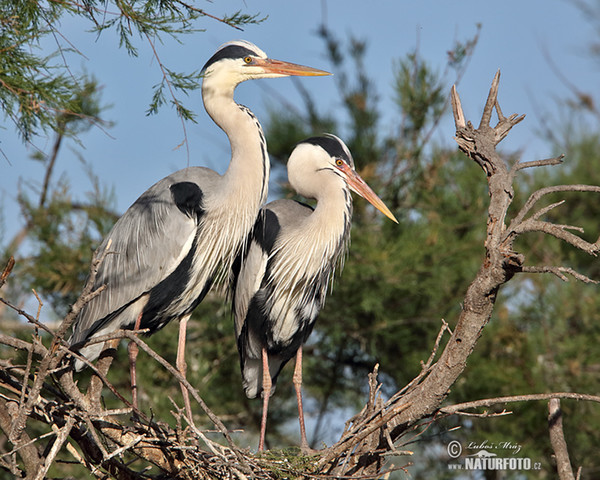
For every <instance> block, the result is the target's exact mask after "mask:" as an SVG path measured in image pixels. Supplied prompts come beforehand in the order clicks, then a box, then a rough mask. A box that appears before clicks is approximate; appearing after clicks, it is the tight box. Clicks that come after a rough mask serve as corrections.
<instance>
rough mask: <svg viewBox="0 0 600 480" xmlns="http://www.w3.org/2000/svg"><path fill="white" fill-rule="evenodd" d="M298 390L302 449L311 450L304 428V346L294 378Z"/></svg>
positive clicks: (298, 353)
mask: <svg viewBox="0 0 600 480" xmlns="http://www.w3.org/2000/svg"><path fill="white" fill-rule="evenodd" d="M292 380H293V382H294V388H295V389H296V400H297V401H298V421H299V422H300V448H301V449H302V450H304V451H306V450H310V447H309V445H308V441H307V440H306V428H305V427H304V409H303V408H302V345H300V348H299V349H298V351H297V352H296V365H295V367H294V376H293V377H292Z"/></svg>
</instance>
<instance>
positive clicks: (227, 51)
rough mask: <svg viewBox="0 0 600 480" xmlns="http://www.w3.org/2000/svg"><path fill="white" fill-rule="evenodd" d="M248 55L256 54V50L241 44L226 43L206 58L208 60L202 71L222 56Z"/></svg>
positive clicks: (221, 58)
mask: <svg viewBox="0 0 600 480" xmlns="http://www.w3.org/2000/svg"><path fill="white" fill-rule="evenodd" d="M248 55H251V56H256V52H253V51H252V50H250V49H249V48H246V47H242V46H241V45H227V46H226V47H223V48H222V49H221V50H218V51H217V52H215V54H214V55H213V56H212V57H210V58H209V59H208V61H207V62H206V63H205V64H204V66H203V67H202V71H205V70H206V69H207V68H208V67H210V66H211V65H212V64H213V63H217V62H218V61H219V60H223V59H224V58H244V57H246V56H248Z"/></svg>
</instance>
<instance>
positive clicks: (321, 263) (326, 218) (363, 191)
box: [232, 135, 397, 451]
mask: <svg viewBox="0 0 600 480" xmlns="http://www.w3.org/2000/svg"><path fill="white" fill-rule="evenodd" d="M287 171H288V179H289V182H290V184H291V186H292V187H293V188H294V190H296V192H297V193H298V194H300V195H302V196H303V197H306V198H311V199H315V200H316V201H317V205H316V207H315V208H314V210H313V209H312V208H311V207H309V206H307V205H305V204H303V203H300V202H297V201H294V200H289V199H282V200H275V201H274V202H271V203H269V204H268V205H266V206H264V207H263V208H262V210H261V214H260V215H259V217H258V219H257V222H256V225H255V227H254V230H253V232H252V236H251V240H250V242H249V245H248V247H247V249H246V251H245V252H244V253H243V254H242V255H240V256H239V257H238V259H237V260H236V264H235V265H234V279H233V283H232V290H233V292H232V298H233V310H234V312H233V313H234V321H235V331H236V338H237V345H238V350H239V354H240V364H241V370H242V377H243V387H244V390H245V393H246V395H247V396H248V397H249V398H255V397H257V396H258V395H259V394H261V393H262V396H263V411H262V422H261V432H260V441H259V445H258V449H259V451H261V450H263V448H264V439H265V431H266V421H267V410H268V404H269V397H270V395H271V394H272V393H273V389H274V387H275V383H276V381H277V376H278V375H279V373H280V371H281V369H282V368H283V366H284V365H285V364H286V363H287V362H288V361H289V360H290V359H291V358H292V357H294V356H295V357H296V365H295V370H294V375H293V383H294V388H295V390H296V397H297V402H298V418H299V422H300V435H301V442H302V448H303V449H307V448H308V442H307V440H306V431H305V426H304V413H303V409H302V393H301V385H302V345H303V344H304V342H305V341H306V340H307V338H308V336H309V335H310V333H311V331H312V329H313V327H314V324H315V321H316V319H317V315H318V314H319V311H320V310H321V308H322V307H323V305H324V303H325V296H326V294H327V288H328V285H329V283H330V281H331V280H332V279H333V275H334V272H335V270H336V269H338V270H339V269H341V267H342V266H343V260H344V256H345V253H346V252H347V249H348V244H349V240H350V226H351V220H352V197H351V194H350V191H351V190H352V191H354V192H356V193H357V194H359V195H360V196H362V197H363V198H365V199H366V200H368V201H369V202H370V203H371V204H372V205H374V206H375V207H376V208H377V209H379V210H380V211H381V212H383V213H384V214H385V215H386V216H388V217H389V218H390V219H392V220H393V221H395V222H397V220H396V219H395V217H394V215H393V214H392V213H391V212H390V211H389V209H388V208H387V207H386V206H385V204H384V203H383V202H382V201H381V199H380V198H379V197H378V196H377V195H376V194H375V193H374V192H373V190H371V188H370V187H369V186H368V185H367V184H366V183H365V182H364V180H363V179H362V178H361V177H360V176H359V175H358V173H357V172H356V170H355V169H354V161H353V159H352V155H351V154H350V151H349V150H348V148H347V147H346V145H345V144H344V142H343V141H342V140H340V139H339V138H338V137H336V136H334V135H325V136H320V137H313V138H309V139H307V140H304V141H302V142H300V143H299V144H298V145H297V146H296V148H295V149H294V151H293V152H292V154H291V156H290V158H289V160H288V164H287Z"/></svg>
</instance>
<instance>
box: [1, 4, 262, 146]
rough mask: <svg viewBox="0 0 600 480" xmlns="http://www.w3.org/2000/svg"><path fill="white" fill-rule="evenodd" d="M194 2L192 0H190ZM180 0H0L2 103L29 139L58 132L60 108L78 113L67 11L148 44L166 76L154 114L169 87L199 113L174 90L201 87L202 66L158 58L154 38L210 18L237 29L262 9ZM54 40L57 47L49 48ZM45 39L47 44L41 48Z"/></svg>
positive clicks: (188, 114) (134, 48)
mask: <svg viewBox="0 0 600 480" xmlns="http://www.w3.org/2000/svg"><path fill="white" fill-rule="evenodd" d="M192 3H193V2H192ZM192 3H188V2H183V1H180V0H173V1H165V0H145V1H131V0H126V1H122V0H114V1H110V0H87V1H85V2H83V3H80V2H75V1H64V2H54V1H52V2H44V1H42V0H33V1H18V2H15V1H12V0H0V109H1V110H2V112H3V114H4V117H5V118H6V119H8V120H9V121H10V122H11V123H12V124H13V125H14V126H15V128H16V130H17V131H18V132H19V135H20V136H21V138H22V139H23V141H25V142H30V141H31V140H32V138H33V137H34V136H35V135H38V134H40V133H48V132H49V131H53V130H54V131H58V130H60V128H61V126H60V123H57V122H58V120H59V119H60V117H61V115H68V114H74V115H80V114H81V112H79V111H77V109H76V108H75V109H73V108H74V107H76V106H74V105H73V104H72V103H71V99H72V98H73V97H74V96H75V95H76V93H77V91H80V90H81V89H83V88H84V84H85V77H84V76H83V75H80V74H77V73H75V72H74V71H73V70H72V68H71V66H70V65H69V64H68V63H67V60H66V54H67V53H69V54H75V55H79V52H78V51H77V50H76V48H64V47H63V46H62V45H61V44H60V43H59V41H58V40H57V38H60V37H61V33H60V21H61V19H62V18H64V17H65V16H74V17H78V18H80V19H81V25H82V29H85V28H89V30H90V34H96V35H100V34H106V32H108V31H114V32H115V33H116V35H117V36H118V38H119V46H120V47H121V48H124V49H125V50H126V51H127V53H128V54H129V55H131V56H134V57H135V56H137V55H138V51H139V48H140V47H139V41H141V42H142V43H143V44H147V45H148V47H149V48H150V49H151V50H152V52H153V54H154V56H155V57H156V59H157V62H158V63H159V65H160V67H161V70H160V72H159V75H160V77H161V81H160V82H158V83H157V84H156V86H155V91H154V94H153V97H152V100H151V103H150V106H149V108H148V113H156V112H157V111H158V109H159V108H160V106H162V105H163V104H165V103H166V101H165V98H164V92H163V90H164V88H165V86H168V88H169V90H170V91H169V96H170V97H171V102H169V103H171V104H172V105H173V106H174V108H175V111H176V113H177V115H178V116H179V117H180V118H181V119H182V120H192V121H193V119H194V114H193V112H192V111H191V110H190V109H188V108H186V107H185V106H184V105H183V104H182V103H181V102H180V100H179V99H178V98H177V97H176V96H175V92H176V91H181V92H184V93H186V92H188V91H191V90H195V89H197V88H199V81H198V77H199V75H198V73H196V72H193V73H182V72H174V71H172V70H171V69H169V68H168V67H166V66H165V65H164V64H163V63H162V62H161V61H160V58H159V54H158V51H157V49H156V48H155V44H156V42H161V41H162V40H163V37H169V38H173V39H175V40H177V41H179V38H180V37H181V36H182V35H187V34H191V33H197V32H199V31H201V30H200V29H199V28H198V27H197V26H196V25H197V23H198V20H199V19H203V18H209V19H212V20H214V21H218V22H221V23H224V24H226V25H228V26H230V27H233V28H238V29H239V28H240V27H241V26H244V25H251V24H257V23H260V22H262V21H263V20H264V19H265V18H266V17H265V18H261V17H260V16H259V15H258V14H256V15H249V14H245V13H242V12H236V13H233V14H231V15H223V16H222V17H218V16H215V15H211V14H209V13H208V12H206V11H204V10H202V9H200V8H197V7H195V6H194V5H193V4H192ZM52 45H54V49H52ZM42 46H43V48H42Z"/></svg>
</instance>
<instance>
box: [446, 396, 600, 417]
mask: <svg viewBox="0 0 600 480" xmlns="http://www.w3.org/2000/svg"><path fill="white" fill-rule="evenodd" d="M552 398H565V399H570V400H584V401H587V402H596V403H600V396H598V395H587V394H583V393H572V392H555V393H536V394H528V395H512V396H508V397H496V398H485V399H483V400H475V401H473V402H465V403H457V404H456V405H449V406H445V407H441V408H440V409H439V410H438V411H439V412H440V413H444V414H447V415H453V414H456V413H459V412H462V411H463V410H471V409H473V408H481V407H492V406H494V405H500V404H505V403H515V402H531V401H538V400H551V399H552Z"/></svg>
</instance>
